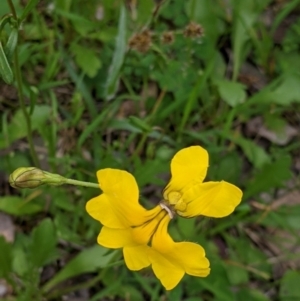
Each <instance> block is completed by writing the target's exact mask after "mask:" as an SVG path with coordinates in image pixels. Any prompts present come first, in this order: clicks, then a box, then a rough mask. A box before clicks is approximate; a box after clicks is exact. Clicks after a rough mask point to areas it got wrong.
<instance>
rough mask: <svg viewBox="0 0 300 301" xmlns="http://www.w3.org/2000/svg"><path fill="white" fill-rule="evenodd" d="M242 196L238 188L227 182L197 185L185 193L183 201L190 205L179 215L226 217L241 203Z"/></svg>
mask: <svg viewBox="0 0 300 301" xmlns="http://www.w3.org/2000/svg"><path fill="white" fill-rule="evenodd" d="M242 195H243V193H242V191H241V190H240V189H239V188H238V187H237V186H235V185H233V184H230V183H228V182H225V181H221V182H206V183H202V184H200V185H195V186H193V187H191V188H190V189H189V190H187V191H185V193H184V195H183V200H184V202H186V203H187V204H188V205H187V208H186V210H185V211H184V212H183V211H182V212H178V214H179V215H181V216H184V217H193V216H198V215H204V216H209V217H224V216H227V215H229V214H230V213H232V212H233V211H234V209H235V208H236V206H237V205H238V204H239V203H240V202H241V200H242Z"/></svg>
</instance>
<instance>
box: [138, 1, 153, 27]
mask: <svg viewBox="0 0 300 301" xmlns="http://www.w3.org/2000/svg"><path fill="white" fill-rule="evenodd" d="M153 9H154V1H153V0H143V1H140V2H139V3H138V5H137V22H138V23H139V24H140V25H142V26H145V24H147V22H148V21H149V20H150V19H151V17H152V14H153Z"/></svg>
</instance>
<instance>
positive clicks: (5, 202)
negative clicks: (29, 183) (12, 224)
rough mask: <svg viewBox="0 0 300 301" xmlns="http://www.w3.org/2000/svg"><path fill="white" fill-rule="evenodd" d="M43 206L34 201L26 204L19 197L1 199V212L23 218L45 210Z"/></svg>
mask: <svg viewBox="0 0 300 301" xmlns="http://www.w3.org/2000/svg"><path fill="white" fill-rule="evenodd" d="M43 209H44V208H43V206H42V205H41V204H39V203H36V202H34V201H30V202H25V201H24V199H22V198H20V197H17V196H4V197H0V210H2V211H3V212H6V213H9V214H11V215H16V216H22V215H27V214H29V215H30V214H36V213H38V212H41V211H42V210H43Z"/></svg>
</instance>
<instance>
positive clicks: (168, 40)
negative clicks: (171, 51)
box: [161, 31, 175, 44]
mask: <svg viewBox="0 0 300 301" xmlns="http://www.w3.org/2000/svg"><path fill="white" fill-rule="evenodd" d="M174 40H175V36H174V33H173V31H165V32H163V34H162V36H161V41H162V43H163V44H172V43H173V42H174Z"/></svg>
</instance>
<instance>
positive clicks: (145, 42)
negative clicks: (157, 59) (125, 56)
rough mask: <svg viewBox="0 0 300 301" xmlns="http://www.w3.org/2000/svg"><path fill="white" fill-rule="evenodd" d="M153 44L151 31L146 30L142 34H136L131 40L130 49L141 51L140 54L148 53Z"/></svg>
mask: <svg viewBox="0 0 300 301" xmlns="http://www.w3.org/2000/svg"><path fill="white" fill-rule="evenodd" d="M151 43H152V34H151V32H150V30H148V29H146V30H144V31H142V32H141V33H136V34H134V35H133V36H132V37H131V38H130V40H129V43H128V44H129V47H130V48H132V49H134V50H136V51H139V52H143V53H144V52H147V51H148V50H149V48H150V46H151Z"/></svg>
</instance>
